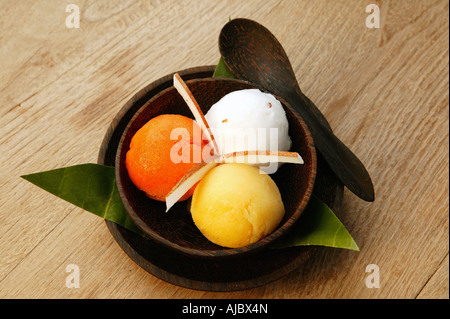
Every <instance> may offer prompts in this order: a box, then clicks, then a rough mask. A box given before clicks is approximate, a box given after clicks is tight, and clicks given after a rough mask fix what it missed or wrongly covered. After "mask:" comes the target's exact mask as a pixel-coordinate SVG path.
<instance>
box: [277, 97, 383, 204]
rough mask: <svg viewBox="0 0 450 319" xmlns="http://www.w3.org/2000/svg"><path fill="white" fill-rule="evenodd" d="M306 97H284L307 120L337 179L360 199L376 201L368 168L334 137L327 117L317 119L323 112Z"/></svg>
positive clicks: (318, 147)
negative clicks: (318, 114)
mask: <svg viewBox="0 0 450 319" xmlns="http://www.w3.org/2000/svg"><path fill="white" fill-rule="evenodd" d="M305 98H306V96H305V95H303V94H300V95H299V94H290V95H288V96H286V97H285V99H286V101H287V102H288V103H289V104H290V105H291V106H292V107H293V108H294V110H295V111H297V112H298V113H299V114H300V116H301V117H302V118H303V119H304V120H305V122H306V124H307V125H308V127H309V129H310V131H311V134H312V136H313V139H314V143H315V145H316V147H317V149H318V151H320V153H321V154H322V156H323V157H324V158H325V160H326V161H327V163H328V164H329V165H330V167H331V169H332V170H333V172H334V173H335V174H336V176H337V177H338V178H339V179H340V180H341V181H342V182H343V183H344V185H345V186H346V187H347V188H348V189H349V190H350V191H352V192H353V193H354V194H355V195H357V196H358V197H359V198H361V199H363V200H365V201H369V202H373V201H374V199H375V192H374V189H373V183H372V180H371V178H370V175H369V173H368V172H367V170H366V168H365V167H364V165H363V164H362V163H361V161H360V160H359V159H358V157H357V156H356V155H355V154H353V153H352V151H351V150H350V149H349V148H348V147H347V146H345V144H344V143H342V142H341V141H340V140H339V139H338V138H337V137H336V135H334V133H333V132H332V130H331V128H330V126H329V124H328V122H327V121H326V119H325V122H324V121H323V120H321V119H322V118H325V117H324V116H323V115H321V116H317V113H320V111H319V110H318V109H317V108H316V107H315V106H314V104H313V103H312V102H311V101H310V100H309V99H308V98H306V99H305ZM308 101H309V102H308ZM320 114H321V113H320ZM325 123H326V124H325ZM327 124H328V125H327Z"/></svg>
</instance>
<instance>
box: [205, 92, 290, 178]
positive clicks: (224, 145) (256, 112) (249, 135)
mask: <svg viewBox="0 0 450 319" xmlns="http://www.w3.org/2000/svg"><path fill="white" fill-rule="evenodd" d="M205 119H206V121H207V122H208V124H209V126H210V128H211V130H212V132H213V135H214V137H215V140H216V142H217V145H218V148H219V150H220V153H221V155H223V154H229V153H234V152H242V151H288V150H289V149H290V148H291V144H292V141H291V138H290V137H289V123H288V120H287V117H286V113H285V111H284V109H283V106H282V105H281V103H280V101H278V100H277V99H276V98H275V97H274V96H273V95H272V94H269V93H265V92H262V91H260V90H258V89H246V90H238V91H234V92H231V93H229V94H227V95H225V96H224V97H223V98H222V99H220V100H219V101H218V102H217V103H215V104H214V105H213V106H212V107H211V108H210V110H209V111H208V112H207V113H206V114H205ZM275 170H276V169H275ZM273 172H274V171H273ZM271 173H272V172H271Z"/></svg>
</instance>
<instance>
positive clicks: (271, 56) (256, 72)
mask: <svg viewBox="0 0 450 319" xmlns="http://www.w3.org/2000/svg"><path fill="white" fill-rule="evenodd" d="M219 50H220V54H221V56H222V59H223V61H224V63H225V65H226V66H227V67H228V68H229V70H230V71H231V72H232V73H233V74H234V75H235V76H236V77H238V78H240V79H244V80H247V81H249V82H253V83H255V84H258V85H261V86H262V87H264V88H266V89H267V90H268V91H270V92H272V93H273V94H275V95H278V96H281V97H283V98H284V99H285V100H286V101H287V102H288V103H289V104H291V105H292V107H294V108H295V110H296V111H297V112H298V113H299V114H300V115H301V117H302V118H303V119H304V121H305V122H306V124H307V125H308V127H309V129H310V131H311V134H312V136H313V139H314V143H315V145H316V147H317V149H318V150H319V151H320V153H321V154H322V155H323V157H324V158H325V160H326V161H327V162H328V164H329V165H330V167H331V168H332V170H333V171H334V173H335V174H336V175H337V176H338V178H339V179H340V180H341V181H342V182H343V183H344V185H345V186H346V187H347V188H348V189H349V190H351V191H352V192H353V193H354V194H356V195H357V196H358V197H360V198H361V199H363V200H366V201H370V202H372V201H374V199H375V192H374V189H373V184H372V180H371V178H370V176H369V173H368V172H367V170H366V169H365V167H364V165H363V164H362V163H361V161H360V160H359V159H358V158H357V157H356V156H355V154H353V153H352V152H351V151H350V150H349V149H348V148H347V147H346V146H345V145H344V144H343V143H342V142H341V141H340V140H339V139H338V138H337V137H336V136H335V135H334V133H333V131H332V129H331V127H330V125H329V124H328V122H327V120H326V118H325V117H324V116H323V114H322V113H321V112H320V110H319V109H318V108H317V107H316V106H315V105H314V104H313V103H312V102H311V101H310V100H309V99H308V98H307V97H306V96H305V95H304V94H303V93H302V91H301V90H300V87H299V85H298V82H297V79H296V77H295V74H294V71H293V69H292V66H291V63H290V62H289V59H288V57H287V55H286V52H285V51H284V49H283V47H282V46H281V44H280V43H279V42H278V40H277V39H276V38H275V36H274V35H273V34H272V33H271V32H270V31H269V30H267V29H266V28H265V27H264V26H262V25H261V24H259V23H257V22H255V21H252V20H249V19H234V20H231V21H230V22H228V23H227V24H226V25H225V26H224V27H223V29H222V31H221V33H220V36H219Z"/></svg>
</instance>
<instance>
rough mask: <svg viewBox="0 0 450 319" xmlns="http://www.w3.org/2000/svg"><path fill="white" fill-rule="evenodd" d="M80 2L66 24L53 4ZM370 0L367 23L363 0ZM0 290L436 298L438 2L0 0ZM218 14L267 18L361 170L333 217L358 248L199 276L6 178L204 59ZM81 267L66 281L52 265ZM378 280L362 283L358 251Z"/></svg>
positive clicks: (84, 149)
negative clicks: (203, 284) (359, 183)
mask: <svg viewBox="0 0 450 319" xmlns="http://www.w3.org/2000/svg"><path fill="white" fill-rule="evenodd" d="M70 3H73V4H76V5H77V6H78V7H79V9H80V28H68V27H67V26H66V18H67V16H69V15H70V14H71V13H70V12H69V13H67V12H66V6H67V5H68V4H70ZM370 3H376V4H378V6H379V8H380V18H381V25H380V28H368V27H367V26H366V18H367V16H368V15H369V13H367V12H366V6H367V5H368V4H370ZM0 8H1V9H0V12H1V16H2V19H1V21H0V79H1V81H0V113H1V116H0V159H1V160H0V165H1V166H0V219H1V221H2V222H1V223H0V297H1V298H448V297H449V283H448V282H449V257H448V251H449V199H448V195H449V179H448V177H449V132H448V129H449V92H448V90H449V79H448V77H449V39H448V37H449V30H448V28H449V15H448V9H449V2H448V1H434V0H433V1H431V0H416V1H408V2H405V1H399V0H398V1H394V0H391V1H389V0H385V1H375V0H373V1H360V0H352V1H348V0H341V1H331V0H285V1H279V0H265V1H259V0H249V1H241V0H228V1H219V0H195V1H192V0H186V1H184V0H183V1H178V0H177V1H175V0H173V1H156V0H155V1H153V0H142V1H137V0H126V1H124V0H114V1H113V0H70V1H69V0H67V1H63V0H51V1H50V0H40V1H36V0H22V1H13V2H11V1H8V0H2V1H1V2H0ZM229 17H232V18H237V17H246V18H250V19H253V20H256V21H258V22H260V23H262V24H263V25H265V26H266V27H267V28H268V29H270V30H271V31H272V32H273V33H274V34H275V35H276V36H277V38H278V39H279V40H280V42H281V43H282V44H283V46H284V47H285V49H286V51H287V53H288V56H289V57H290V59H291V62H292V65H293V67H294V70H295V73H296V75H297V78H298V80H299V82H300V85H301V87H302V89H303V91H304V92H305V94H306V95H307V96H308V97H310V98H311V99H312V100H313V101H314V102H315V103H316V105H318V107H319V108H320V109H321V110H322V112H323V113H324V114H325V116H326V117H327V119H328V120H329V122H330V124H331V126H332V128H333V130H334V131H335V133H336V135H337V136H338V137H339V138H340V139H341V140H342V141H344V143H346V144H347V145H348V146H349V147H350V148H351V149H352V150H353V151H354V152H355V154H357V155H358V157H359V158H360V159H361V160H362V162H363V163H364V164H365V165H366V167H367V169H368V171H369V172H370V174H371V176H372V178H373V182H374V185H375V191H376V200H375V202H374V203H367V202H364V201H362V200H360V199H359V198H357V197H356V196H354V195H353V194H352V193H350V192H349V191H347V190H345V192H344V199H343V204H342V209H341V211H340V213H339V218H340V219H341V221H342V222H343V223H344V225H345V226H346V227H347V228H348V230H349V231H350V233H351V234H352V236H353V237H354V239H355V240H356V242H357V243H358V245H359V247H360V249H361V251H360V252H354V251H347V250H341V249H333V248H321V249H320V250H319V253H318V254H317V255H316V256H315V257H314V258H313V260H311V261H309V262H308V263H307V264H306V265H304V266H303V267H301V268H299V269H297V270H295V271H293V272H292V273H290V274H289V275H287V276H285V277H283V278H281V279H279V280H277V281H275V282H273V283H269V284H267V285H264V286H262V287H257V288H252V289H247V290H242V291H235V292H205V291H197V290H191V289H187V288H182V287H178V286H175V285H172V284H169V283H166V282H164V281H162V280H160V279H158V278H156V277H154V276H153V275H151V274H149V273H147V272H146V271H145V270H143V269H142V268H140V267H139V266H138V265H137V264H136V263H135V262H134V261H132V260H131V259H130V258H129V257H128V256H127V255H126V254H125V252H124V251H123V250H122V249H121V248H120V247H119V245H118V244H117V242H116V241H115V240H114V239H113V237H112V236H111V234H110V232H109V231H108V229H107V227H106V225H105V223H104V221H103V220H102V219H100V218H98V217H97V216H95V215H92V214H89V213H87V212H85V211H83V210H82V209H79V208H77V207H75V206H73V205H71V204H69V203H67V202H65V201H63V200H61V199H59V198H57V197H55V196H53V195H50V194H49V193H47V192H45V191H43V190H41V189H39V188H38V187H35V186H33V185H32V184H30V183H28V182H26V181H25V180H23V179H21V178H20V175H24V174H28V173H34V172H39V171H45V170H49V169H54V168H60V167H65V166H69V165H76V164H82V163H93V162H96V160H97V155H98V151H99V147H100V144H101V142H102V140H103V137H104V135H105V132H106V130H107V129H108V126H109V124H110V123H111V121H112V119H113V118H114V116H115V115H116V113H117V112H118V111H119V110H120V109H121V107H122V106H123V104H124V103H125V102H126V101H127V100H128V99H130V97H131V96H133V94H134V93H135V92H137V91H138V90H139V89H140V88H142V87H144V86H146V85H147V84H149V83H151V82H152V81H154V80H156V79H158V78H160V77H162V76H164V75H167V74H169V73H172V72H175V71H179V70H182V69H186V68H189V67H194V66H201V65H212V64H216V63H217V62H218V58H219V51H218V45H217V39H218V35H219V33H220V30H221V28H222V26H223V25H224V24H225V23H226V22H227V21H228V19H229ZM70 264H75V265H77V266H78V267H79V270H80V287H79V288H68V287H67V286H66V278H67V276H68V272H66V267H67V266H68V265H70ZM371 264H375V265H377V266H378V269H379V282H380V287H379V288H368V287H367V285H366V279H368V276H370V275H371V274H373V273H371V272H366V267H367V266H368V265H371Z"/></svg>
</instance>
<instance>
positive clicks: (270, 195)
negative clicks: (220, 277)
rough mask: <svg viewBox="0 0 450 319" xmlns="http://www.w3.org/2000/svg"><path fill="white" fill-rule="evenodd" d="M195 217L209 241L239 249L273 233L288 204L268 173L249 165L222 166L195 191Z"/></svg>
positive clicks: (192, 206)
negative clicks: (284, 203) (285, 204)
mask: <svg viewBox="0 0 450 319" xmlns="http://www.w3.org/2000/svg"><path fill="white" fill-rule="evenodd" d="M191 214H192V219H193V220H194V223H195V225H196V226H197V227H198V229H199V230H200V231H201V233H202V234H203V235H204V236H205V237H206V238H207V239H208V240H210V241H211V242H213V243H215V244H217V245H220V246H223V247H228V248H238V247H243V246H246V245H249V244H252V243H255V242H257V241H259V240H260V239H262V238H264V237H265V236H267V235H269V234H270V233H271V232H273V231H274V230H275V228H276V227H277V226H278V224H279V223H280V222H281V220H282V218H283V216H284V205H283V201H282V199H281V194H280V191H279V190H278V187H277V185H276V184H275V182H274V181H273V180H272V178H271V177H270V176H269V175H267V174H266V173H263V172H262V171H260V170H259V169H258V168H256V167H253V166H250V165H246V164H221V165H218V166H217V167H215V168H213V169H212V170H211V171H209V172H208V173H207V174H206V176H205V177H203V179H202V180H201V181H200V183H199V184H198V185H197V187H196V188H195V191H194V194H193V197H192V204H191Z"/></svg>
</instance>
